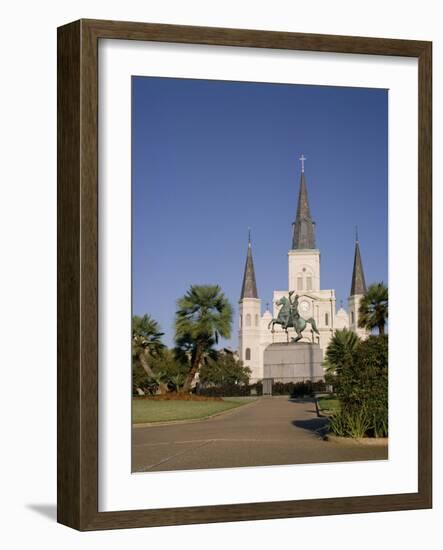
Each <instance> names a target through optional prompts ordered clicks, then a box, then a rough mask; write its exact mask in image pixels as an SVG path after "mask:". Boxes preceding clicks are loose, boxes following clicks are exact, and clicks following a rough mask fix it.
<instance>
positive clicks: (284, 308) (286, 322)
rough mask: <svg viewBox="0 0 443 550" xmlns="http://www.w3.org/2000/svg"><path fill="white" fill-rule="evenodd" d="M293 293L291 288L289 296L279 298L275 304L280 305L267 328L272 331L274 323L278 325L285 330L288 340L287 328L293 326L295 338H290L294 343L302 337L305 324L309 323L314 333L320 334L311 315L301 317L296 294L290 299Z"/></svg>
mask: <svg viewBox="0 0 443 550" xmlns="http://www.w3.org/2000/svg"><path fill="white" fill-rule="evenodd" d="M293 294H294V291H293V290H291V292H290V293H289V298H286V296H283V297H282V298H280V299H279V300H278V301H277V302H276V303H275V305H277V306H281V308H280V310H279V312H278V315H277V317H276V318H273V319H271V321H270V322H269V325H268V329H269V328H271V331H272V332H275V331H274V325H280V326H281V327H282V328H283V329H284V330H285V332H286V337H287V339H288V341H289V335H288V328H293V329H294V330H295V332H296V333H297V337H296V338H291V340H292V341H293V342H294V343H295V342H298V341H299V340H301V339H302V338H303V335H302V332H303V331H304V330H305V328H306V326H307V324H308V323H309V324H310V325H311V327H312V330H313V331H314V332H315V333H316V334H320V333H319V332H318V329H317V325H316V324H315V320H314V318H313V317H310V318H309V319H303V317H302V316H301V315H300V313H299V312H298V298H299V296H298V294H296V295H295V299H294V300H292V295H293Z"/></svg>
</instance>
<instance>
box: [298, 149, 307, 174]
mask: <svg viewBox="0 0 443 550" xmlns="http://www.w3.org/2000/svg"><path fill="white" fill-rule="evenodd" d="M299 160H300V161H301V171H302V172H304V171H305V160H307V158H306V157H305V155H304V154H303V153H302V155H301V157H300V158H299Z"/></svg>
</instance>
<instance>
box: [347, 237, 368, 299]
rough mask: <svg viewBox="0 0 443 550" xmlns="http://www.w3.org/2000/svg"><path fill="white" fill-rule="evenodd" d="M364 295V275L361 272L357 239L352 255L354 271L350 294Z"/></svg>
mask: <svg viewBox="0 0 443 550" xmlns="http://www.w3.org/2000/svg"><path fill="white" fill-rule="evenodd" d="M365 293H366V282H365V274H364V272H363V263H362V261H361V254H360V245H359V243H358V239H357V240H356V241H355V253H354V269H353V270H352V283H351V294H350V296H354V295H355V294H365Z"/></svg>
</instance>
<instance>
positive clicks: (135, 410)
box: [132, 397, 254, 424]
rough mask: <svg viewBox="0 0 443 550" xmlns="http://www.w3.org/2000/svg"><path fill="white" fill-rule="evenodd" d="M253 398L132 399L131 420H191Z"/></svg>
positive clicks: (139, 421)
mask: <svg viewBox="0 0 443 550" xmlns="http://www.w3.org/2000/svg"><path fill="white" fill-rule="evenodd" d="M251 401H254V399H251V398H248V397H230V398H226V399H223V400H221V401H216V400H214V401H180V400H178V399H176V400H170V401H159V400H155V399H133V400H132V422H133V423H134V424H142V423H145V422H168V421H172V420H191V419H194V418H205V417H206V416H211V415H213V414H217V413H220V412H223V411H227V410H229V409H233V408H235V407H240V406H241V405H246V403H250V402H251Z"/></svg>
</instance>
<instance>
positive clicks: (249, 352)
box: [245, 348, 251, 361]
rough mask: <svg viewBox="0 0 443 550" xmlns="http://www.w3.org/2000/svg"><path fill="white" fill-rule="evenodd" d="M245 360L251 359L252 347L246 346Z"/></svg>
mask: <svg viewBox="0 0 443 550" xmlns="http://www.w3.org/2000/svg"><path fill="white" fill-rule="evenodd" d="M245 360H246V361H250V360H251V348H246V351H245Z"/></svg>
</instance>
